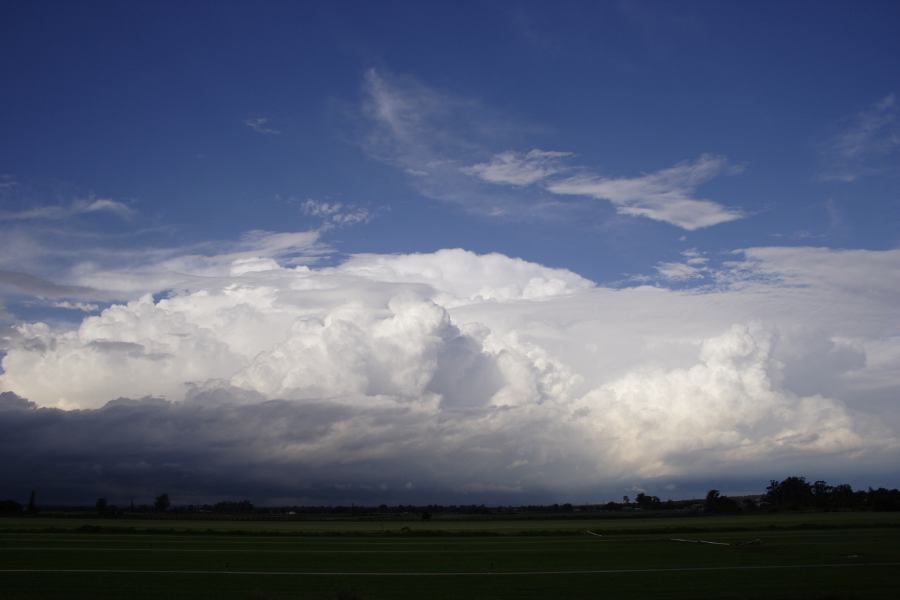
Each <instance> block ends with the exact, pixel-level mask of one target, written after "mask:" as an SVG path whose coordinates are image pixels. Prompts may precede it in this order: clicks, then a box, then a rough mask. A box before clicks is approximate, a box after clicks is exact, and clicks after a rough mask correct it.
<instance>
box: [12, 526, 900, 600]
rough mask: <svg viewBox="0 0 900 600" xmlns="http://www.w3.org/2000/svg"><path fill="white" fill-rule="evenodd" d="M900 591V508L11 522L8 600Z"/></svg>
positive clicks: (868, 594) (862, 594) (865, 594)
mask: <svg viewBox="0 0 900 600" xmlns="http://www.w3.org/2000/svg"><path fill="white" fill-rule="evenodd" d="M208 530H209V531H208ZM210 531H212V533H210ZM586 531H591V532H593V533H587V532H586ZM700 540H702V541H703V542H714V543H703V542H700ZM898 596H900V515H897V514H884V513H881V514H879V513H842V514H837V513H830V514H829V513H825V514H779V515H762V516H737V517H694V518H674V519H673V518H637V517H629V518H620V519H603V518H598V519H588V520H577V521H573V520H533V521H531V520H529V521H522V520H500V521H484V520H478V521H463V520H458V519H454V520H452V521H451V520H448V521H441V520H440V519H438V520H432V521H427V522H423V521H409V522H397V521H391V522H382V523H379V522H374V521H303V522H253V521H242V522H230V521H218V522H209V521H202V522H201V521H170V520H161V521H154V520H134V521H124V520H101V519H42V518H31V519H2V520H0V597H2V598H72V597H85V598H87V597H90V598H120V597H128V598H213V597H214V598H260V599H262V598H328V599H332V600H336V599H342V600H351V599H354V598H359V599H369V598H429V599H439V598H548V597H550V598H554V597H555V598H560V599H564V598H605V597H615V598H651V597H652V598H660V597H663V598H766V599H767V600H772V599H775V598H887V597H898Z"/></svg>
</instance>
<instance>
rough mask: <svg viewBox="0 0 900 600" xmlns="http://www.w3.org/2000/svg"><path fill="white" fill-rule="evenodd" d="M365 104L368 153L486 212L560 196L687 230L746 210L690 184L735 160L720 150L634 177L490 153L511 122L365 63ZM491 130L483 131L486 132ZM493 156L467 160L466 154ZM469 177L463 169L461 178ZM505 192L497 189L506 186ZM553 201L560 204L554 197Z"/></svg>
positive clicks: (425, 189)
mask: <svg viewBox="0 0 900 600" xmlns="http://www.w3.org/2000/svg"><path fill="white" fill-rule="evenodd" d="M363 89H364V102H363V112H364V114H365V115H366V117H367V119H368V121H369V124H370V126H369V129H368V131H367V134H366V136H365V144H364V147H365V148H366V150H367V151H368V152H369V153H370V154H371V155H372V156H374V157H376V158H378V159H380V160H383V161H385V162H388V163H390V164H392V165H394V166H397V167H399V168H401V169H403V170H404V171H405V172H406V173H407V174H408V175H410V177H411V180H412V181H413V184H414V185H415V186H416V188H417V189H418V190H419V191H420V192H421V193H423V194H424V195H426V196H429V197H432V198H436V199H440V200H449V201H453V202H456V203H459V204H461V205H463V206H465V207H466V208H467V209H469V210H474V211H477V212H481V213H484V214H488V215H492V216H508V215H509V214H510V212H511V207H512V206H516V205H518V207H519V208H520V211H519V212H521V207H523V206H525V207H529V208H530V209H531V210H532V211H533V214H534V215H535V216H537V215H540V214H541V213H542V212H543V211H544V209H545V207H546V206H547V205H548V203H547V196H548V194H550V195H552V196H556V197H566V196H576V197H589V198H594V199H598V200H605V201H609V202H611V203H612V204H613V205H614V206H615V208H616V210H617V212H619V213H620V214H624V215H629V216H636V217H645V218H649V219H653V220H656V221H661V222H665V223H669V224H671V225H675V226H676V227H680V228H683V229H686V230H695V229H700V228H703V227H710V226H713V225H718V224H721V223H726V222H728V221H734V220H736V219H740V218H742V217H743V216H744V215H743V213H741V211H739V210H736V209H731V208H728V207H726V206H724V205H722V204H719V203H717V202H714V201H712V200H706V199H702V198H696V197H695V191H696V188H697V187H698V186H699V185H701V184H703V183H705V182H707V181H709V180H711V179H713V178H714V177H717V176H720V175H733V174H737V173H739V172H740V171H741V168H740V167H736V166H734V165H730V164H729V163H728V161H727V160H726V159H725V158H724V157H720V156H713V155H702V156H700V157H699V158H698V159H697V160H695V161H693V162H682V163H679V164H676V165H674V166H672V167H669V168H667V169H663V170H660V171H657V172H654V173H649V174H645V175H641V176H638V177H632V178H627V177H623V178H610V177H602V176H599V175H597V174H595V173H594V172H592V171H591V170H589V169H585V168H584V167H576V166H574V165H571V164H568V163H567V159H571V157H573V156H574V154H573V153H571V152H560V151H548V150H541V149H537V148H535V149H532V150H530V151H528V152H524V153H521V152H516V151H512V150H506V151H502V152H499V153H494V154H492V155H490V154H491V153H490V150H489V148H491V147H492V146H494V147H496V144H500V143H506V141H507V140H508V139H509V137H510V134H511V131H512V130H513V129H514V126H513V125H512V124H511V123H508V122H506V121H504V120H503V119H502V118H500V117H498V116H496V115H493V114H490V112H489V111H487V110H486V109H484V108H483V107H481V106H479V105H478V104H477V103H475V102H473V101H468V100H464V99H460V98H454V97H451V96H449V95H445V94H440V93H438V92H437V91H435V90H432V89H430V88H428V87H427V86H424V85H423V84H422V83H420V82H417V81H410V80H398V79H395V78H392V77H389V76H386V75H384V74H382V73H379V72H376V71H374V70H370V71H369V72H368V73H367V74H366V77H365V82H364V86H363ZM485 131H487V132H489V133H488V135H485V134H484V133H483V132H485ZM479 154H481V155H484V154H489V155H490V156H489V158H488V159H487V160H486V161H483V162H478V163H475V164H472V163H471V161H470V160H467V158H466V157H468V156H472V155H476V156H477V155H479ZM466 176H467V177H466ZM505 187H508V188H509V190H506V191H503V192H499V191H498V190H502V189H503V188H505ZM552 206H554V207H555V208H558V207H559V202H557V203H556V204H552Z"/></svg>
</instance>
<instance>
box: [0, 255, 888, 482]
mask: <svg viewBox="0 0 900 600" xmlns="http://www.w3.org/2000/svg"><path fill="white" fill-rule="evenodd" d="M273 244H274V245H272V244H269V245H272V248H274V249H273V250H272V254H274V255H279V253H283V248H282V247H281V246H279V245H278V244H275V243H274V242H273ZM265 247H268V246H267V244H263V243H260V242H257V249H259V248H265ZM691 256H693V255H691ZM691 256H688V259H690V258H691ZM226 257H227V259H226ZM694 259H695V261H694V262H697V261H698V260H700V259H698V258H697V257H694ZM703 260H704V263H703V267H704V269H708V270H709V272H708V273H707V277H708V278H709V279H711V280H715V281H716V282H717V283H716V285H715V287H714V289H712V288H710V289H704V290H696V289H695V290H670V289H664V288H658V287H648V286H641V287H634V288H625V289H612V288H604V287H601V286H597V285H595V284H594V283H592V282H590V281H587V280H585V279H583V278H581V277H579V276H578V275H576V274H574V273H572V272H570V271H567V270H564V269H552V268H547V267H543V266H541V265H538V264H534V263H529V262H526V261H523V260H519V259H513V258H509V257H506V256H503V255H498V254H490V255H476V254H473V253H471V252H467V251H464V250H442V251H439V252H435V253H432V254H411V255H372V254H365V255H356V256H352V257H350V258H349V259H348V260H346V261H345V262H343V263H342V264H339V265H337V266H333V267H322V268H310V267H309V266H306V265H299V266H281V265H279V262H278V261H277V260H275V259H273V258H272V256H266V255H265V254H264V253H260V255H259V256H256V257H248V256H245V255H244V254H243V253H241V252H237V251H234V252H229V253H228V254H227V255H223V256H221V257H207V258H206V259H205V260H204V261H197V260H196V259H190V260H188V259H185V260H175V259H174V258H171V257H170V258H168V259H167V261H168V262H171V261H175V262H174V264H177V265H179V267H180V268H186V267H187V266H190V265H191V264H193V265H195V266H197V265H199V266H201V267H202V268H203V269H204V272H205V273H206V274H207V276H205V277H187V278H184V279H183V280H182V281H181V282H180V284H179V287H178V288H177V291H173V292H171V293H169V294H168V295H167V296H166V297H164V298H158V299H154V297H153V296H151V295H144V296H142V297H140V298H137V299H135V300H132V301H130V302H126V303H121V304H114V305H112V306H110V307H109V308H107V309H106V310H104V311H103V312H102V313H100V314H99V315H96V316H89V317H86V318H85V319H84V320H83V321H82V322H81V323H80V325H78V326H77V327H75V328H72V329H63V328H59V327H58V326H53V325H50V324H45V323H28V324H21V325H19V326H18V327H17V328H16V330H15V333H14V335H13V336H12V337H11V338H10V340H9V341H8V342H7V343H6V345H7V347H6V354H5V356H4V358H3V362H2V366H3V373H2V375H0V391H7V392H14V393H15V394H16V395H17V396H18V397H22V398H26V399H28V400H30V401H32V402H34V403H35V404H36V405H37V406H38V407H48V408H56V409H63V410H62V412H60V411H57V412H55V413H53V414H56V415H58V416H57V417H54V419H56V421H55V422H60V423H61V422H64V421H65V419H68V421H65V422H67V423H69V425H67V431H69V430H71V431H75V430H78V431H81V430H79V429H78V428H79V427H81V428H82V429H84V431H87V430H89V429H90V428H96V429H97V430H100V429H102V427H101V424H102V423H106V422H107V421H108V420H112V419H120V421H121V422H124V421H125V420H127V421H128V424H127V428H128V431H129V432H130V434H129V439H130V440H131V442H132V443H136V444H139V445H140V444H144V446H143V447H145V448H152V449H153V450H152V451H151V450H147V452H148V453H149V455H150V458H148V457H147V456H143V458H142V459H141V460H144V461H145V462H147V461H149V463H154V461H156V463H154V464H157V465H170V464H176V463H177V464H178V465H180V466H179V467H178V468H179V469H181V470H180V471H179V473H181V472H187V473H189V474H190V473H193V474H194V476H196V477H199V475H197V473H206V475H204V477H211V475H209V473H207V471H204V469H207V470H208V469H211V468H212V467H211V466H210V465H212V464H215V465H216V469H221V468H225V467H223V466H222V464H221V463H222V461H224V460H225V459H224V458H223V457H226V456H227V457H232V458H231V459H229V460H238V459H236V458H234V456H236V455H237V453H238V452H237V449H236V446H235V445H240V447H241V448H242V449H243V450H242V453H240V456H241V458H240V460H239V461H238V462H240V463H241V464H242V465H245V466H247V465H250V466H252V465H257V466H258V465H263V464H264V465H268V466H267V467H265V469H263V467H261V466H260V467H259V468H260V469H263V470H262V471H260V472H261V473H262V472H265V473H266V475H265V477H266V481H267V482H268V484H271V485H276V483H277V486H276V487H277V489H278V493H279V494H287V495H290V494H294V496H295V497H297V496H302V495H303V494H304V493H307V492H308V493H310V494H311V493H312V492H309V490H307V491H306V492H300V491H298V489H299V488H297V487H296V486H297V485H298V484H296V479H295V474H296V473H298V472H303V473H306V474H307V476H308V478H307V481H311V480H313V479H314V480H315V481H316V482H317V483H316V485H318V486H319V487H320V488H322V489H325V488H327V489H331V490H332V491H333V490H334V489H338V488H335V487H334V486H345V487H343V488H340V489H350V488H347V487H346V486H351V488H352V486H354V485H356V486H357V487H356V488H354V489H356V490H357V492H359V493H360V494H362V493H363V492H361V491H360V490H366V489H374V490H376V491H377V490H378V489H383V488H379V487H378V486H394V489H400V488H398V486H401V484H402V489H403V490H409V489H416V490H423V489H434V490H444V491H447V490H449V491H452V492H454V493H460V494H467V493H468V494H490V493H497V494H516V493H520V494H527V493H532V494H535V493H537V492H539V491H541V490H548V489H554V490H561V492H560V493H567V492H566V491H567V490H568V493H575V492H574V491H577V490H587V489H596V488H597V487H598V486H603V485H609V486H613V485H617V484H618V483H621V482H626V481H636V480H640V481H668V482H677V481H683V480H690V479H698V478H704V477H707V478H708V477H714V476H716V475H720V476H734V474H735V473H743V474H747V475H748V476H762V477H768V476H778V475H779V474H780V471H779V473H774V472H772V470H771V469H772V465H773V461H777V465H778V468H779V469H783V468H807V467H810V466H812V467H815V468H819V469H824V470H830V471H829V472H832V473H838V474H840V473H848V472H850V471H851V469H852V470H857V471H871V472H892V469H893V466H892V465H893V464H895V463H896V459H897V454H898V431H900V420H898V419H897V417H896V414H897V411H896V407H895V402H896V397H897V392H898V391H900V374H898V373H900V371H898V370H897V369H896V364H897V360H898V358H900V319H898V310H897V308H896V302H895V301H894V298H895V292H896V291H897V290H898V289H900V280H898V278H900V269H898V267H897V265H898V264H900V255H898V252H897V251H883V252H876V251H839V250H827V249H819V248H758V249H749V250H745V251H742V252H739V253H736V254H735V256H734V260H733V261H731V262H730V263H728V264H726V265H724V266H722V267H719V268H717V269H716V270H714V269H713V268H712V267H707V266H706V263H705V259H703ZM229 261H230V265H226V262H229ZM213 267H215V268H214V269H213ZM161 268H165V264H163V263H157V264H156V265H155V266H152V267H148V270H149V271H152V270H153V269H161ZM211 270H212V271H211ZM149 271H148V272H149ZM213 271H214V272H213ZM106 280H107V279H106V278H105V277H103V276H101V274H99V273H96V272H91V273H87V274H85V279H83V280H77V281H73V282H72V284H74V285H83V286H84V285H92V286H95V285H96V284H98V283H99V282H102V281H106ZM151 280H158V281H161V282H168V281H170V278H167V277H163V276H161V275H158V276H156V277H155V278H152V277H151ZM871 281H879V282H880V283H879V285H877V286H874V287H873V288H871V289H870V288H869V286H868V282H871ZM890 292H893V293H890ZM6 397H7V398H9V400H8V402H7V403H11V404H10V406H13V405H14V407H13V408H8V407H7V408H8V410H7V411H6V412H4V413H3V414H4V415H6V414H10V415H13V414H14V415H18V416H15V417H9V419H12V420H16V419H18V420H16V421H15V422H16V423H20V421H21V423H20V425H17V427H18V428H19V430H27V429H28V427H38V425H36V423H37V422H38V421H39V420H40V419H44V420H51V421H52V419H50V418H49V417H47V416H45V417H41V416H40V415H45V414H50V413H46V409H44V411H42V410H39V409H38V408H36V407H35V406H33V405H27V403H24V402H20V401H19V400H15V401H13V398H14V397H13V396H12V395H10V394H7V396H6ZM149 397H155V398H163V399H164V400H142V401H136V400H135V401H128V402H125V401H118V402H113V403H110V404H107V403H108V402H109V401H111V400H114V399H116V398H132V399H135V398H149ZM123 402H125V403H124V404H123ZM129 402H130V403H129ZM0 408H2V407H0ZM75 409H80V410H79V411H77V412H66V411H73V410H75ZM69 414H71V415H81V416H79V417H77V418H75V417H74V416H73V417H65V415H69ZM131 414H134V415H144V416H141V417H138V416H135V417H134V418H135V419H138V420H136V421H132V420H131V418H130V417H129V418H128V419H126V417H125V416H123V415H131ZM23 415H32V416H30V417H29V416H23ZM237 415H240V416H239V417H238V416H237ZM4 418H6V417H4ZM29 419H31V420H29ZM140 419H143V422H145V423H147V424H148V425H147V428H150V427H151V425H150V424H152V423H157V422H158V421H160V420H161V421H163V422H165V423H167V425H166V426H165V427H163V428H162V430H157V429H152V430H151V429H147V428H142V426H141V425H140V423H141V421H140ZM0 421H3V418H0ZM9 422H12V421H9ZM29 423H30V425H29ZM40 423H42V424H41V427H42V429H40V431H42V432H46V431H47V429H46V428H47V427H49V425H47V424H46V423H44V421H40ZM87 423H90V425H88V424H87ZM173 423H175V424H177V425H173ZM211 423H216V424H217V425H215V427H213V426H212V425H211ZM301 423H302V425H301ZM122 426H123V427H125V425H122ZM152 427H154V428H155V427H157V425H153V426H152ZM90 430H91V431H94V429H90ZM82 433H84V432H83V431H82ZM35 435H37V434H35ZM69 435H71V436H75V437H72V438H71V439H79V440H80V439H82V437H78V435H81V434H78V435H76V434H75V433H71V434H68V433H66V432H65V431H60V432H58V436H57V437H58V438H59V439H57V441H56V442H55V445H53V444H51V445H50V446H51V447H54V448H67V447H68V446H66V443H71V444H75V442H74V441H72V442H65V440H68V439H70V438H69V437H67V436H69ZM103 435H113V434H112V433H109V434H99V438H103ZM84 436H86V434H84ZM104 439H105V438H104ZM109 439H110V440H111V439H113V438H109ZM115 439H117V440H118V439H119V438H115ZM61 440H62V441H61ZM116 443H119V442H116ZM121 443H125V442H124V441H123V442H121ZM109 444H111V445H112V446H110V447H106V449H105V450H104V452H105V453H107V454H108V453H110V452H115V451H116V450H115V448H114V447H113V446H115V444H113V443H112V442H109ZM167 445H169V446H170V448H168V447H167ZM115 447H118V446H115ZM167 448H168V449H167ZM210 448H215V449H216V450H215V453H213V454H215V456H216V458H215V459H212V458H210V454H211V453H212V450H210ZM176 449H177V452H176V454H177V455H178V458H177V460H176V459H175V458H173V457H172V453H173V452H175V450H176ZM120 450H121V449H120ZM121 451H123V452H124V450H121ZM60 452H62V450H60ZM154 452H155V454H154ZM190 456H195V457H200V456H202V457H204V458H203V459H202V461H201V459H200V458H195V459H194V460H192V459H190V458H189V457H190ZM92 460H95V461H100V460H101V459H99V458H96V457H94V458H92ZM166 461H168V462H166ZM173 461H174V462H173ZM204 461H205V462H204ZM101 462H102V461H101ZM273 465H281V467H280V468H278V469H276V468H275V467H274V466H273ZM109 468H112V466H110V467H109ZM159 468H160V469H162V468H163V467H161V466H160V467H159ZM165 468H168V467H165ZM254 468H256V467H254ZM217 472H218V471H217ZM273 482H275V483H273ZM407 483H408V484H409V485H408V486H407V485H406V484H407ZM268 484H267V485H268ZM292 486H293V487H292ZM323 486H324V487H323ZM329 486H331V487H329ZM366 486H369V487H366ZM372 486H374V487H372ZM385 489H386V488H385ZM291 490H293V491H291ZM273 493H274V492H273ZM346 497H348V496H344V498H346ZM357 497H358V496H357Z"/></svg>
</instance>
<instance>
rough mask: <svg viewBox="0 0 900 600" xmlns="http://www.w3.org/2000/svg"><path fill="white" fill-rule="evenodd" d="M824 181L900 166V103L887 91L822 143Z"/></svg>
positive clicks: (850, 178) (895, 169) (853, 178)
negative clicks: (882, 96)
mask: <svg viewBox="0 0 900 600" xmlns="http://www.w3.org/2000/svg"><path fill="white" fill-rule="evenodd" d="M822 157H823V160H824V162H825V165H826V166H825V168H824V170H823V171H822V172H821V174H820V177H821V179H823V180H826V181H841V182H845V183H851V182H853V181H856V180H858V179H860V178H863V177H867V176H872V175H878V174H883V173H887V172H893V173H896V172H898V170H900V107H898V104H897V96H896V95H895V94H888V95H887V96H885V97H884V98H881V99H880V100H878V101H877V102H875V103H874V104H872V105H871V106H869V107H867V108H866V109H864V110H862V111H860V112H859V113H857V114H856V115H855V116H853V117H852V118H851V119H849V122H848V123H847V124H846V125H845V126H844V128H843V129H842V130H841V131H840V132H838V133H837V134H835V135H834V136H832V137H831V138H830V139H829V140H827V142H826V143H825V144H824V145H823V148H822Z"/></svg>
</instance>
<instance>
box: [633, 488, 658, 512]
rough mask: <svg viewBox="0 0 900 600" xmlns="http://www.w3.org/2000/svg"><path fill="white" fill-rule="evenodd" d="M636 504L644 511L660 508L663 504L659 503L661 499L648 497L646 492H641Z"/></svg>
mask: <svg viewBox="0 0 900 600" xmlns="http://www.w3.org/2000/svg"><path fill="white" fill-rule="evenodd" d="M634 501H635V503H636V504H637V505H638V506H640V507H641V508H643V509H652V508H659V505H660V504H662V503H661V502H660V501H659V498H657V497H656V496H648V495H647V494H645V493H644V492H641V493H639V494H638V495H637V497H635V499H634Z"/></svg>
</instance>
